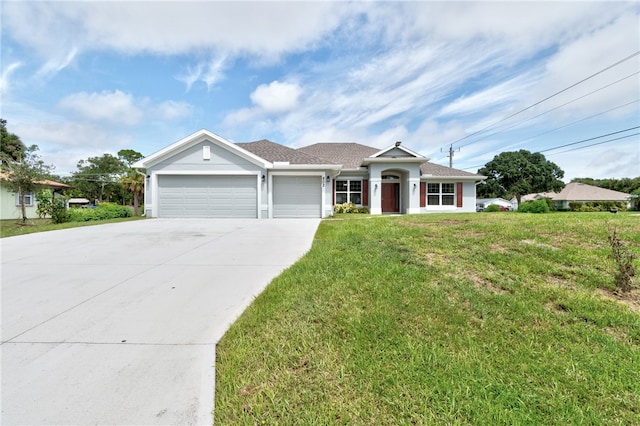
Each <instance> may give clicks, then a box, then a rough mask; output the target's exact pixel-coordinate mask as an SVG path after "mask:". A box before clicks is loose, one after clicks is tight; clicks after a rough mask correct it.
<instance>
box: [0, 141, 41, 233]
mask: <svg viewBox="0 0 640 426" xmlns="http://www.w3.org/2000/svg"><path fill="white" fill-rule="evenodd" d="M18 140H19V139H18ZM20 143H22V142H20ZM0 155H1V156H2V171H4V172H5V176H4V180H5V181H6V183H7V185H8V186H9V189H10V190H11V191H12V192H15V193H16V194H18V198H19V200H20V213H21V215H22V222H23V223H25V222H26V221H27V209H26V203H25V195H26V194H28V193H30V192H33V193H35V192H36V190H37V189H40V188H41V187H42V184H41V183H40V181H42V180H43V179H46V178H47V177H48V175H49V173H50V172H51V170H52V169H53V166H49V165H47V164H45V163H44V162H43V161H42V159H41V158H40V155H38V146H37V145H31V146H30V147H28V148H25V149H24V150H22V152H21V154H20V158H19V159H17V160H16V159H15V158H13V156H12V155H11V154H8V153H5V152H4V151H3V152H2V154H0Z"/></svg>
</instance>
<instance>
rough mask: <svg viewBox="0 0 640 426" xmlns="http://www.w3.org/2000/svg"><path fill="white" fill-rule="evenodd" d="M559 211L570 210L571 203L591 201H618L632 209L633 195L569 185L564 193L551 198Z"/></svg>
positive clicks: (575, 184) (589, 186)
mask: <svg viewBox="0 0 640 426" xmlns="http://www.w3.org/2000/svg"><path fill="white" fill-rule="evenodd" d="M551 199H552V200H553V201H555V203H556V206H557V207H558V208H559V209H569V203H572V202H579V203H587V202H590V201H618V202H624V203H626V205H627V208H630V207H631V195H629V194H625V193H624V192H618V191H612V190H611V189H606V188H600V187H598V186H592V185H587V184H585V183H578V182H572V183H568V184H567V185H566V186H565V187H564V189H563V190H562V191H560V192H559V193H558V194H556V195H554V196H553V197H551Z"/></svg>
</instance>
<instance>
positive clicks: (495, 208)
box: [484, 204, 500, 213]
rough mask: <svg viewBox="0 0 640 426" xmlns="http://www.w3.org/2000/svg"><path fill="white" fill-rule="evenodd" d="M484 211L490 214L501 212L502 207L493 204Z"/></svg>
mask: <svg viewBox="0 0 640 426" xmlns="http://www.w3.org/2000/svg"><path fill="white" fill-rule="evenodd" d="M484 211H485V212H489V213H495V212H499V211H500V206H499V205H497V204H491V205H490V206H488V207H487V208H486V209H484Z"/></svg>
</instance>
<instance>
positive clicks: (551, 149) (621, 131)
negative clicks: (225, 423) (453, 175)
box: [462, 126, 640, 170]
mask: <svg viewBox="0 0 640 426" xmlns="http://www.w3.org/2000/svg"><path fill="white" fill-rule="evenodd" d="M636 129H640V126H635V127H629V128H628V129H624V130H618V131H615V132H611V133H606V134H603V135H599V136H595V137H592V138H588V139H582V140H579V141H575V142H571V143H568V144H564V145H560V146H556V147H553V148H549V149H546V150H543V151H536V152H540V153H543V152H548V151H553V150H556V149H560V148H564V147H567V146H572V145H577V144H580V143H585V142H589V141H592V140H596V139H600V138H605V137H607V136H612V135H617V134H620V133H624V132H628V131H630V130H636ZM637 134H638V133H633V134H631V135H625V136H622V137H619V138H615V139H610V140H608V141H605V142H598V143H595V144H591V145H586V146H581V147H578V148H573V149H571V150H568V151H562V152H569V151H577V150H579V149H583V148H588V147H591V146H596V145H601V144H603V143H607V142H613V141H617V140H621V139H626V138H629V137H631V136H635V135H637ZM556 154H560V153H553V154H548V156H551V155H556ZM484 166H485V164H479V165H477V166H470V167H465V168H463V169H462V170H470V169H477V168H480V167H484Z"/></svg>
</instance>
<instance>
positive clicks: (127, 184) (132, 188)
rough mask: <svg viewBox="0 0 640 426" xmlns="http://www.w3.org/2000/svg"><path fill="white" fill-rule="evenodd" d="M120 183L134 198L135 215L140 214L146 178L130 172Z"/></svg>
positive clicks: (132, 171)
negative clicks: (141, 197)
mask: <svg viewBox="0 0 640 426" xmlns="http://www.w3.org/2000/svg"><path fill="white" fill-rule="evenodd" d="M120 183H121V184H122V186H123V187H124V188H125V190H126V191H128V192H129V193H131V195H132V196H133V214H134V215H135V216H138V215H139V214H140V196H141V195H144V176H143V175H141V174H139V173H136V172H135V171H134V170H130V171H129V172H128V173H127V174H126V175H124V176H122V177H121V178H120Z"/></svg>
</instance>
